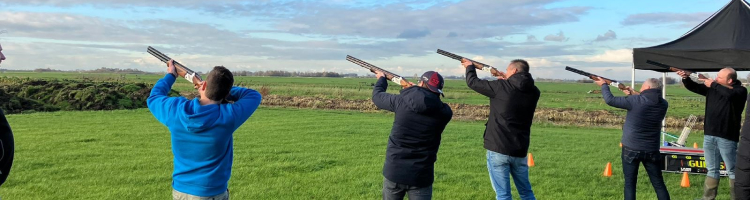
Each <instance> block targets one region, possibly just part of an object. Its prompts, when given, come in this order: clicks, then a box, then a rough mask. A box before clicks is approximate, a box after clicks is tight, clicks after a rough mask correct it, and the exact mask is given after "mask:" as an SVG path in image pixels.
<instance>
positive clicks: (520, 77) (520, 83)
mask: <svg viewBox="0 0 750 200" xmlns="http://www.w3.org/2000/svg"><path fill="white" fill-rule="evenodd" d="M508 83H510V85H512V86H513V87H515V88H516V89H518V90H521V91H529V90H534V89H535V87H534V78H533V77H531V74H529V73H528V72H518V73H516V74H513V76H510V78H508Z"/></svg>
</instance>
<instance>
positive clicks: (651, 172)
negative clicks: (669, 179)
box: [621, 146, 669, 200]
mask: <svg viewBox="0 0 750 200" xmlns="http://www.w3.org/2000/svg"><path fill="white" fill-rule="evenodd" d="M621 157H622V174H623V176H624V177H625V193H624V194H625V200H635V185H636V183H637V180H638V168H639V167H640V163H643V168H645V169H646V173H647V174H648V179H649V180H651V185H652V186H654V191H656V197H657V198H658V199H659V200H669V191H667V186H666V185H664V177H663V176H662V175H661V167H660V166H661V165H664V158H663V157H662V156H661V153H659V151H651V152H649V151H634V150H630V149H628V148H627V147H625V146H623V147H622V156H621Z"/></svg>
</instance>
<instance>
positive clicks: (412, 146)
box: [372, 71, 453, 200]
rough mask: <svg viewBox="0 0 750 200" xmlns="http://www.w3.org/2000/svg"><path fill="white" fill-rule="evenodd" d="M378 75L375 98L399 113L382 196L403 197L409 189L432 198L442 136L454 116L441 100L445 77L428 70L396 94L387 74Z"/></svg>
mask: <svg viewBox="0 0 750 200" xmlns="http://www.w3.org/2000/svg"><path fill="white" fill-rule="evenodd" d="M376 76H377V78H378V82H377V83H375V87H374V89H373V92H372V102H373V103H375V105H376V106H377V107H378V108H380V109H384V110H388V111H392V112H395V113H396V118H395V120H394V121H393V128H392V129H391V135H390V136H389V137H388V148H387V150H386V153H385V164H384V166H383V176H384V177H385V179H384V180H383V199H387V200H390V199H403V198H404V196H405V195H406V193H408V194H409V199H431V198H432V183H433V181H434V165H435V161H436V160H437V152H438V147H439V146H440V136H441V134H442V133H443V130H444V129H445V126H446V125H447V124H448V122H449V121H450V120H451V118H452V117H453V111H452V110H451V108H450V107H449V106H448V104H445V103H443V102H442V101H441V100H440V95H442V93H443V91H442V89H443V77H442V76H440V74H438V73H437V72H433V71H428V72H425V73H424V74H423V75H422V77H421V78H420V80H419V82H418V84H417V86H411V87H407V88H405V89H403V90H401V94H399V95H394V94H388V93H386V89H387V88H388V81H387V80H386V78H385V75H384V74H383V73H382V72H377V75H376Z"/></svg>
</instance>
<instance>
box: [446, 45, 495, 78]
mask: <svg viewBox="0 0 750 200" xmlns="http://www.w3.org/2000/svg"><path fill="white" fill-rule="evenodd" d="M437 53H438V54H440V55H444V56H446V57H448V58H453V59H454V60H458V61H461V60H462V59H464V58H465V59H466V60H469V61H471V62H473V63H474V67H476V68H477V69H479V70H482V71H486V72H489V73H490V74H492V76H494V77H500V78H503V79H505V78H506V77H505V73H503V72H501V71H498V70H497V68H495V67H492V66H490V65H488V64H484V63H481V62H477V61H474V60H472V59H469V58H466V57H463V56H459V55H456V54H453V53H451V52H447V51H443V50H442V49H438V50H437Z"/></svg>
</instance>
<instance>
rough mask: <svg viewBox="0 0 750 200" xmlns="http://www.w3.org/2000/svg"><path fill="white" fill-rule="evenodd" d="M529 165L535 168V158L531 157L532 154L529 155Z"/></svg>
mask: <svg viewBox="0 0 750 200" xmlns="http://www.w3.org/2000/svg"><path fill="white" fill-rule="evenodd" d="M528 163H529V167H533V166H534V156H531V153H529V160H528Z"/></svg>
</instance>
